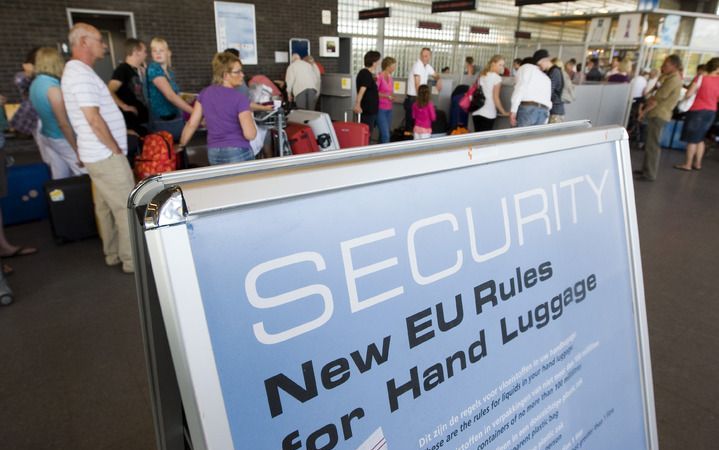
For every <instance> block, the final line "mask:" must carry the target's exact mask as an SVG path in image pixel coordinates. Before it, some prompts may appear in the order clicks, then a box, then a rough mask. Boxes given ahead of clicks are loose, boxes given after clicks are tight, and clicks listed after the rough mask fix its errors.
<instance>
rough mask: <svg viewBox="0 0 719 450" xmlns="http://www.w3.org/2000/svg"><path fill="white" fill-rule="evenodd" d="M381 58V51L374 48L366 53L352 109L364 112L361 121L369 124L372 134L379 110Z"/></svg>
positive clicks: (360, 112)
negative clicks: (376, 76) (377, 77)
mask: <svg viewBox="0 0 719 450" xmlns="http://www.w3.org/2000/svg"><path fill="white" fill-rule="evenodd" d="M379 59H380V54H379V52H377V51H374V50H370V51H368V52H367V53H366V54H365V55H364V69H362V70H360V71H359V73H358V74H357V98H356V99H355V106H354V108H353V109H352V110H353V111H354V112H356V113H357V114H362V118H361V122H362V123H365V124H367V125H368V126H369V133H370V135H372V129H373V128H374V125H375V122H376V120H377V113H378V112H379V91H378V89H377V81H376V79H375V72H376V71H377V64H378V63H379Z"/></svg>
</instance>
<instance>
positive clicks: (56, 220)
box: [45, 175, 97, 243]
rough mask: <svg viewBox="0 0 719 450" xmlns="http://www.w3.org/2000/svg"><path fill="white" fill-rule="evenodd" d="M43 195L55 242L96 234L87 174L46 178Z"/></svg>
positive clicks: (93, 209) (90, 186)
mask: <svg viewBox="0 0 719 450" xmlns="http://www.w3.org/2000/svg"><path fill="white" fill-rule="evenodd" d="M45 196H46V198H47V203H48V206H49V211H50V226H51V227H52V233H53V236H54V237H55V241H56V242H58V243H64V242H69V241H77V240H80V239H85V238H89V237H94V236H97V223H96V222H95V208H94V206H93V203H92V183H91V182H90V177H89V176H88V175H80V176H77V177H70V178H62V179H59V180H52V181H48V182H47V183H46V184H45Z"/></svg>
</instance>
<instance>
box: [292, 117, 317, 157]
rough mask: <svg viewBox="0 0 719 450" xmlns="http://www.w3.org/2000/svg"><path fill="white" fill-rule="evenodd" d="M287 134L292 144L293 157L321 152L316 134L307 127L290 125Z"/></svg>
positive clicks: (295, 124)
mask: <svg viewBox="0 0 719 450" xmlns="http://www.w3.org/2000/svg"><path fill="white" fill-rule="evenodd" d="M285 133H287V140H288V141H289V142H290V148H291V149H292V154H293V155H301V154H303V153H312V152H318V151H320V147H319V145H317V139H315V134H314V133H313V132H312V128H310V127H308V126H307V125H300V124H297V123H288V124H287V128H285Z"/></svg>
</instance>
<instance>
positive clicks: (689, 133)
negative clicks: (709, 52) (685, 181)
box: [674, 58, 719, 171]
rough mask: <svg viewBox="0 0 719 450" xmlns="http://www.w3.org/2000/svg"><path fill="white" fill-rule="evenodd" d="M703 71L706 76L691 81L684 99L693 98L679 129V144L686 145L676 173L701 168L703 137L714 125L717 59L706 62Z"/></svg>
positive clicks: (717, 96)
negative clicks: (682, 161) (681, 161)
mask: <svg viewBox="0 0 719 450" xmlns="http://www.w3.org/2000/svg"><path fill="white" fill-rule="evenodd" d="M706 70H707V73H706V75H700V76H697V77H696V78H695V79H694V81H693V82H692V84H691V86H689V89H688V90H687V93H686V96H685V98H690V97H691V96H693V95H695V94H696V97H695V98H694V102H693V103H692V106H691V108H689V111H687V114H686V116H685V119H684V128H682V137H681V140H682V141H685V142H686V143H687V153H686V159H685V161H684V164H677V165H675V166H674V168H675V169H679V170H685V171H690V170H701V168H702V158H704V137H705V136H706V134H707V132H708V131H709V128H711V126H712V124H713V123H714V118H715V117H716V113H717V102H719V58H712V59H711V60H709V62H708V63H707V64H706Z"/></svg>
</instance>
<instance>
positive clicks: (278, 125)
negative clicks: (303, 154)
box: [255, 107, 292, 157]
mask: <svg viewBox="0 0 719 450" xmlns="http://www.w3.org/2000/svg"><path fill="white" fill-rule="evenodd" d="M255 122H256V123H258V124H260V125H265V126H267V127H271V128H272V141H273V144H274V149H275V151H274V153H275V156H280V157H282V156H290V155H291V154H292V149H291V148H290V142H289V139H288V138H287V132H286V131H285V127H286V126H287V118H286V117H285V110H284V107H279V108H275V109H273V110H272V111H269V112H258V113H255Z"/></svg>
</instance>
